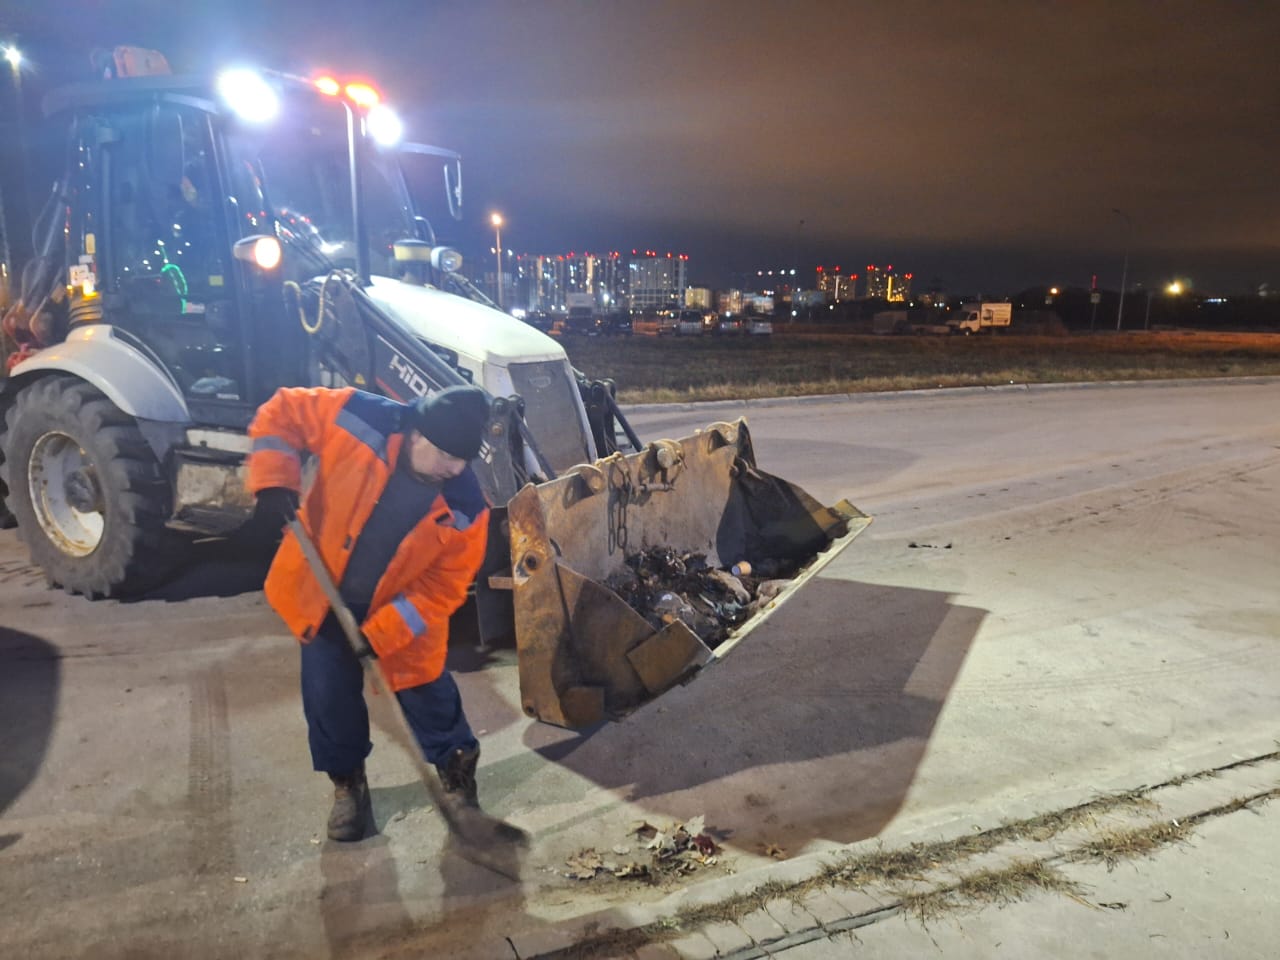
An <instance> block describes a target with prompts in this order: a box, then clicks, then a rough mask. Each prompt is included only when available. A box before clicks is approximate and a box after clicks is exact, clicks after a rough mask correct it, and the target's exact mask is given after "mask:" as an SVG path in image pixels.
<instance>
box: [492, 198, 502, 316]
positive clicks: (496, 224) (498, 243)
mask: <svg viewBox="0 0 1280 960" xmlns="http://www.w3.org/2000/svg"><path fill="white" fill-rule="evenodd" d="M489 222H490V223H492V224H493V232H494V241H495V242H494V244H493V249H494V250H496V251H497V253H498V309H502V214H500V213H494V214H493V215H492V216H490V217H489Z"/></svg>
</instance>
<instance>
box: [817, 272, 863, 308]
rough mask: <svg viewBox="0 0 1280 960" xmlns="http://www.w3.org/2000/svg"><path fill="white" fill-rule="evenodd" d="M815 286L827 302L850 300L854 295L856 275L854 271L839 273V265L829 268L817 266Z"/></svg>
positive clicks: (856, 284)
mask: <svg viewBox="0 0 1280 960" xmlns="http://www.w3.org/2000/svg"><path fill="white" fill-rule="evenodd" d="M815 286H816V287H817V288H818V291H819V292H820V293H821V294H822V295H823V299H824V300H826V301H827V302H828V303H839V302H841V301H843V300H852V299H854V297H855V296H856V291H857V286H858V275H857V274H856V273H841V272H840V268H839V267H834V268H832V269H830V270H828V269H827V268H826V267H818V274H817V282H816V284H815Z"/></svg>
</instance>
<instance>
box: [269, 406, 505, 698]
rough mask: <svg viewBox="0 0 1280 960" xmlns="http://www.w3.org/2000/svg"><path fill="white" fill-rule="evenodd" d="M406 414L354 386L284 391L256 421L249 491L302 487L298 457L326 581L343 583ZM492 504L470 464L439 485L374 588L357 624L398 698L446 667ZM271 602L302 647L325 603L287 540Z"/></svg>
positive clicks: (304, 511) (272, 580)
mask: <svg viewBox="0 0 1280 960" xmlns="http://www.w3.org/2000/svg"><path fill="white" fill-rule="evenodd" d="M407 409H408V408H407V407H406V406H405V405H404V404H401V403H397V402H395V401H394V400H387V399H385V398H383V397H379V396H375V395H374V394H371V393H364V392H362V391H359V390H356V389H355V388H354V387H347V388H344V389H341V390H329V389H325V388H322V387H285V388H283V389H281V390H278V391H276V394H275V396H273V397H272V398H271V399H270V400H268V401H267V402H266V403H264V404H263V405H262V407H261V408H260V409H259V410H258V413H257V416H255V417H254V420H253V423H251V424H250V425H249V436H250V437H252V438H253V452H252V453H251V454H250V456H249V490H250V492H252V493H255V494H256V493H257V492H258V491H259V490H263V489H265V488H267V487H288V488H289V489H291V490H301V487H302V456H303V454H304V453H306V452H310V453H311V454H313V455H314V456H315V458H316V461H317V463H316V473H315V479H314V480H313V482H312V484H311V488H310V490H309V491H308V492H307V495H306V498H305V500H304V501H303V504H302V507H301V509H300V510H299V512H298V515H299V517H300V518H301V520H302V523H303V526H304V527H306V529H307V531H308V532H309V533H310V534H311V537H312V539H313V540H314V541H315V544H316V548H317V549H318V550H319V552H320V556H321V557H322V558H323V559H324V563H325V566H326V567H327V568H328V570H329V575H330V576H331V577H332V578H333V580H334V582H335V583H341V582H342V577H343V574H344V573H345V571H346V567H347V562H348V561H349V560H350V558H351V550H352V548H353V547H354V546H355V544H356V540H357V538H358V537H359V536H360V531H361V530H362V529H364V525H365V524H366V523H367V522H368V520H369V516H370V514H372V513H373V508H374V505H375V504H376V503H377V502H378V498H379V497H380V496H381V495H382V491H383V489H384V488H385V487H386V485H387V480H388V478H389V477H390V476H391V471H392V470H394V469H395V464H396V462H397V458H398V457H399V455H400V448H401V446H402V445H403V443H404V434H403V433H402V432H401V429H402V428H401V420H402V417H403V414H404V411H405V410H407ZM488 521H489V513H488V504H487V503H486V502H485V499H484V494H483V493H482V492H481V490H480V483H479V481H478V480H477V479H476V476H475V474H474V473H473V472H472V470H471V468H470V467H468V468H467V469H466V470H464V471H463V472H462V474H461V475H460V476H458V477H455V478H453V479H452V480H448V481H446V482H445V483H444V486H443V487H442V489H441V492H440V495H439V496H437V497H436V499H435V502H434V503H433V504H432V506H431V509H430V510H429V511H428V512H427V515H426V516H425V517H424V518H423V519H422V521H421V522H419V523H418V525H417V526H415V527H414V528H413V530H412V531H410V533H409V535H408V536H407V537H405V539H404V540H403V541H402V542H401V544H400V546H399V548H398V549H397V550H396V553H395V555H394V556H393V557H392V559H391V563H390V564H389V565H388V566H387V569H386V571H385V572H383V574H382V576H381V578H380V579H379V580H378V585H377V588H376V589H375V590H374V595H373V602H372V604H371V606H370V607H369V614H368V616H367V617H366V619H365V621H364V623H363V624H362V629H363V631H364V633H365V636H367V637H368V638H369V643H370V645H372V647H373V649H374V650H375V651H376V652H377V654H378V661H379V664H380V666H381V667H382V672H383V674H384V675H385V676H386V678H387V681H388V683H389V684H390V685H391V688H392V689H393V690H403V689H406V688H408V687H416V686H418V685H420V684H423V683H430V682H431V681H432V680H435V679H436V678H437V677H439V676H440V674H441V672H442V671H443V670H444V661H445V654H446V653H447V651H448V643H449V616H450V615H451V614H452V613H453V612H454V611H455V610H457V609H458V607H460V606H462V604H463V602H464V601H465V600H466V596H467V588H468V587H469V586H470V584H471V581H472V580H473V579H474V578H475V575H476V572H477V571H478V570H479V569H480V564H481V562H482V560H483V559H484V549H485V540H486V537H487V533H488ZM264 589H265V592H266V597H267V602H268V603H270V604H271V606H272V608H273V609H274V610H275V611H276V612H277V613H278V614H279V615H280V617H281V618H282V619H283V620H284V622H285V624H286V625H287V626H288V627H289V629H290V630H291V631H292V632H293V633H294V635H295V636H297V637H298V638H299V639H300V640H302V642H304V643H305V642H307V641H308V640H310V639H311V638H312V637H314V636H315V633H316V631H317V630H318V629H319V628H320V624H321V623H322V622H323V621H324V618H325V617H326V616H327V615H328V613H329V601H328V599H327V598H326V597H325V595H324V591H323V590H322V589H321V587H320V584H319V583H318V582H317V581H316V579H315V577H314V576H313V575H312V573H311V570H310V568H308V566H307V561H306V557H304V556H303V553H302V548H301V547H300V546H299V545H298V541H297V539H296V538H295V537H294V536H293V534H292V533H289V532H286V533H285V537H284V541H283V542H282V543H281V544H280V549H279V551H278V552H277V553H276V556H275V560H274V561H273V562H272V564H271V570H270V572H269V573H268V574H267V581H266V585H265V588H264Z"/></svg>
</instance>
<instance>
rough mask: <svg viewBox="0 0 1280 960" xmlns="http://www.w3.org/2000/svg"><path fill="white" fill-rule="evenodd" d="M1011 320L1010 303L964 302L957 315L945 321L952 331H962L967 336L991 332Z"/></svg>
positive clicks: (1006, 324)
mask: <svg viewBox="0 0 1280 960" xmlns="http://www.w3.org/2000/svg"><path fill="white" fill-rule="evenodd" d="M1012 322H1013V304H1011V303H966V304H963V305H962V306H961V307H960V312H959V314H958V315H957V316H954V317H951V318H950V319H949V320H948V321H947V326H948V327H950V328H951V332H952V333H963V334H964V335H965V336H966V337H967V336H970V335H972V334H975V333H983V332H986V333H992V332H994V331H995V330H996V329H997V328H999V327H1008V326H1009V324H1010V323H1012Z"/></svg>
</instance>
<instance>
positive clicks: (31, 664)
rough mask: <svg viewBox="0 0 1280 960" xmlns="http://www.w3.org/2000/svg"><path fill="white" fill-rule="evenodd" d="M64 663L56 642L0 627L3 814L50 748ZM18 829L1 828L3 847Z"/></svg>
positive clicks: (0, 801)
mask: <svg viewBox="0 0 1280 960" xmlns="http://www.w3.org/2000/svg"><path fill="white" fill-rule="evenodd" d="M61 677H62V664H61V660H60V659H59V654H58V651H57V649H56V648H55V647H53V645H51V644H49V643H46V642H45V641H44V640H41V639H40V638H39V637H36V636H32V635H31V634H29V633H23V632H22V631H20V630H13V629H11V628H9V627H0V814H3V813H4V811H5V810H7V809H8V808H9V807H10V806H11V805H12V804H13V802H14V801H15V800H17V799H18V797H19V795H20V794H21V793H22V791H24V790H25V789H26V788H27V787H28V786H29V785H30V783H31V781H32V780H34V779H35V777H36V774H37V773H38V772H39V770H40V765H41V763H42V762H43V761H44V756H45V753H46V752H47V751H48V749H49V740H50V737H51V735H52V733H53V719H54V715H55V714H56V712H57V707H58V694H59V688H60V685H61ZM20 836H21V835H20V834H12V833H10V834H0V850H3V849H4V848H6V847H9V846H11V845H13V844H14V843H16V842H17V841H18V839H19V838H20Z"/></svg>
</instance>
